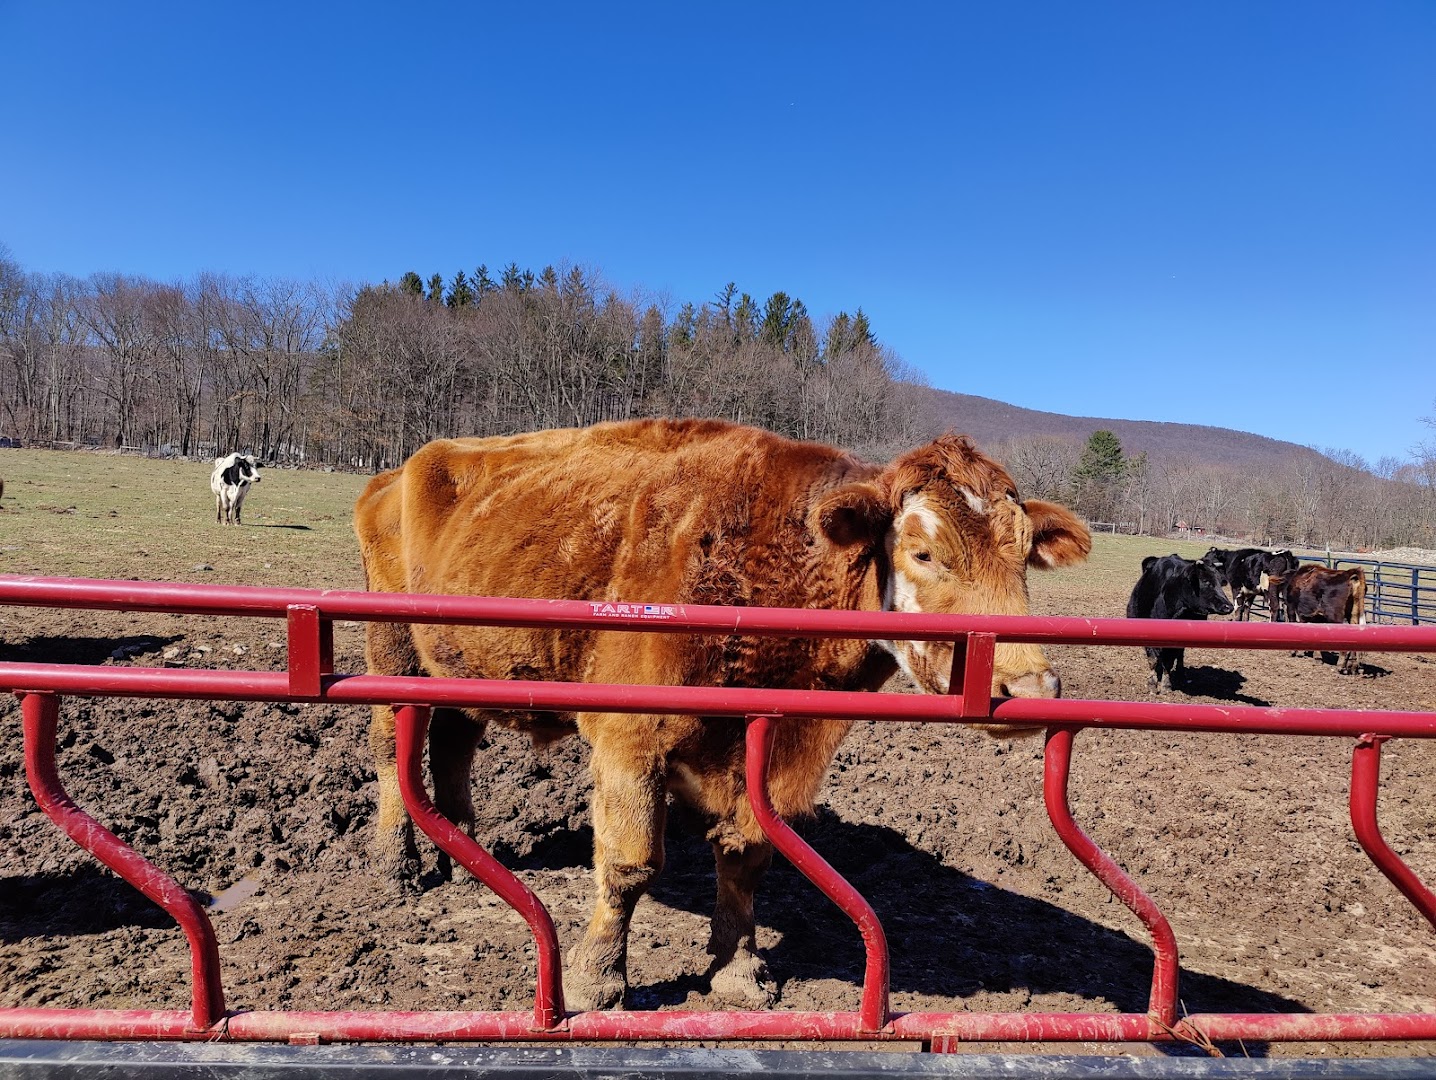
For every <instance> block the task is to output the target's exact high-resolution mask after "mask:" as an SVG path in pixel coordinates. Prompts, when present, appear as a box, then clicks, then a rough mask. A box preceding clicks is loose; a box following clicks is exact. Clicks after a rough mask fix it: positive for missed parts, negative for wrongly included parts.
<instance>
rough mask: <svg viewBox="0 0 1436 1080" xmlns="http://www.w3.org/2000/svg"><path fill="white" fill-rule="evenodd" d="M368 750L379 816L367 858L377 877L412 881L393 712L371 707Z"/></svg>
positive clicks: (415, 852)
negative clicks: (371, 716)
mask: <svg viewBox="0 0 1436 1080" xmlns="http://www.w3.org/2000/svg"><path fill="white" fill-rule="evenodd" d="M369 750H370V752H371V753H372V754H373V755H374V771H375V773H377V775H378V779H379V813H378V816H377V820H376V821H375V828H374V843H373V847H372V848H371V850H370V857H371V858H372V859H373V860H374V864H375V866H376V868H377V869H378V870H379V872H380V873H381V874H383V875H384V876H385V877H387V878H391V879H393V880H395V881H414V880H417V878H418V876H419V847H418V845H417V844H416V843H415V842H414V823H413V822H412V821H411V820H409V812H408V811H407V810H405V809H404V797H403V795H402V794H400V791H399V766H398V760H397V752H396V748H395V743H394V710H393V709H392V708H390V707H389V706H388V705H375V706H374V707H373V718H372V719H371V720H370V722H369Z"/></svg>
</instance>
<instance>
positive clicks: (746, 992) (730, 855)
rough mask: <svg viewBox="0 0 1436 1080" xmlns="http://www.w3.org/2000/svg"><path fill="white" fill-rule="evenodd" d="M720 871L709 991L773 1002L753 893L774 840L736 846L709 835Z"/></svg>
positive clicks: (748, 1002) (736, 999) (749, 1002)
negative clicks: (759, 947)
mask: <svg viewBox="0 0 1436 1080" xmlns="http://www.w3.org/2000/svg"><path fill="white" fill-rule="evenodd" d="M713 859H714V863H715V864H716V867H717V871H718V902H717V904H716V905H715V906H714V908H713V925H712V933H711V935H710V937H709V939H708V951H709V952H710V953H711V954H712V955H713V964H712V966H711V967H710V968H709V980H710V983H711V985H712V988H713V993H715V994H717V995H718V996H719V997H720V998H722V999H724V1000H725V1001H730V1002H732V1003H734V1004H737V1005H742V1006H745V1007H747V1008H750V1009H763V1008H767V1007H768V1006H769V1005H771V1004H773V1002H774V1000H776V998H777V995H778V987H777V984H776V983H775V982H773V980H772V979H770V978H769V977H768V966H767V964H765V963H764V962H763V958H762V957H761V956H759V955H758V940H757V929H756V927H755V925H754V922H753V893H754V891H755V890H756V889H757V887H758V883H759V882H760V881H761V880H762V878H763V874H764V872H765V871H767V869H768V866H769V864H771V863H772V861H773V848H772V845H770V844H768V843H766V842H763V843H757V844H752V843H750V844H748V845H747V846H746V847H738V848H736V849H735V847H734V845H732V844H730V843H725V842H724V840H723V839H722V838H715V839H714V840H713Z"/></svg>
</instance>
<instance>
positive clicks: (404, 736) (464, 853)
mask: <svg viewBox="0 0 1436 1080" xmlns="http://www.w3.org/2000/svg"><path fill="white" fill-rule="evenodd" d="M394 730H395V741H396V752H397V755H398V765H399V791H400V794H402V796H403V798H404V808H405V809H406V810H408V811H409V816H410V817H412V818H413V819H414V822H415V823H416V824H417V825H418V826H419V828H421V829H423V830H424V833H425V834H426V835H427V836H428V837H429V839H430V840H432V841H434V843H435V844H437V845H438V846H439V847H440V848H441V849H442V850H443V851H445V852H447V853H448V854H449V856H450V857H451V858H453V859H455V860H457V861H458V862H459V863H461V864H462V865H463V866H464V868H465V869H467V870H468V871H469V873H471V874H473V875H474V877H476V878H478V879H479V880H480V881H482V882H483V883H484V884H485V885H487V886H488V887H489V888H491V889H493V890H494V892H495V893H497V894H498V895H499V897H500V898H502V899H503V901H504V902H505V903H506V904H508V905H509V907H511V908H513V909H514V910H515V911H517V912H518V913H519V914H520V915H522V916H523V918H524V921H525V922H527V923H528V924H529V929H530V930H531V931H532V932H533V935H534V949H535V951H536V952H537V954H538V981H537V984H536V986H535V989H534V1024H535V1025H536V1027H537V1028H539V1029H540V1030H545V1031H547V1030H552V1029H553V1028H554V1027H556V1026H557V1025H558V1023H559V1022H560V1021H561V1020H562V1019H563V1017H564V1009H563V968H562V966H561V962H560V960H559V949H558V932H557V931H556V930H554V926H553V919H552V918H550V916H549V913H548V909H547V908H545V907H544V906H543V902H542V901H541V900H539V898H538V897H537V896H535V895H534V893H533V892H532V891H531V890H530V889H529V887H528V886H527V885H525V884H524V883H523V882H522V881H520V880H519V879H518V878H517V877H515V876H514V874H513V873H512V872H511V871H510V870H509V868H508V867H506V866H505V865H504V864H503V863H501V862H499V860H498V859H496V858H494V857H493V856H492V855H490V854H489V853H488V852H487V851H485V850H484V849H483V847H482V846H480V845H479V844H478V843H477V842H476V841H475V840H474V839H473V837H471V836H469V835H468V834H467V833H465V832H464V831H463V830H462V829H460V828H459V827H458V826H457V825H455V824H454V823H453V822H452V821H450V820H449V819H448V818H446V817H444V815H443V814H441V813H439V811H438V810H436V809H435V808H434V804H433V802H431V801H430V799H429V793H428V792H427V791H426V790H425V789H424V779H423V775H422V762H423V757H424V738H425V736H426V735H427V734H428V732H429V707H428V706H427V705H396V706H395V707H394Z"/></svg>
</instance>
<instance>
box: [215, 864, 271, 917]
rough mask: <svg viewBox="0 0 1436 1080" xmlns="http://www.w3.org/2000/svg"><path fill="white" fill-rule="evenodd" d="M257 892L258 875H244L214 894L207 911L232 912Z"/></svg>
mask: <svg viewBox="0 0 1436 1080" xmlns="http://www.w3.org/2000/svg"><path fill="white" fill-rule="evenodd" d="M258 891H259V874H258V873H253V874H246V875H245V876H244V877H242V878H240V879H239V880H238V881H236V882H235V883H234V884H233V885H231V886H230V887H229V888H227V889H221V890H220V891H219V892H217V893H215V895H214V897H213V898H212V899H211V900H210V902H209V910H210V911H212V912H215V913H223V912H226V911H233V910H234V909H235V908H237V907H239V905H240V904H242V903H244V902H245V901H246V900H248V899H249V898H250V897H251V896H253V895H254V894H255V893H257V892H258Z"/></svg>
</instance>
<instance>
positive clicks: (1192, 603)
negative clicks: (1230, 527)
mask: <svg viewBox="0 0 1436 1080" xmlns="http://www.w3.org/2000/svg"><path fill="white" fill-rule="evenodd" d="M1231 610H1232V604H1231V601H1230V600H1228V599H1227V594H1226V593H1225V592H1223V591H1222V578H1221V573H1220V572H1219V571H1218V570H1217V568H1216V567H1215V566H1213V565H1212V564H1211V563H1209V562H1205V561H1202V562H1192V561H1191V560H1190V559H1184V558H1182V557H1181V556H1180V555H1161V556H1158V555H1148V556H1147V557H1146V558H1145V559H1143V560H1142V576H1141V577H1139V578H1138V579H1137V584H1136V585H1135V586H1133V588H1132V596H1131V599H1129V600H1128V601H1127V618H1129V619H1205V618H1206V617H1207V616H1208V615H1227V614H1230V612H1231ZM1185 652H1186V650H1185V649H1154V648H1151V647H1148V649H1147V664H1148V665H1149V666H1150V667H1151V669H1152V674H1151V676H1150V677H1149V678H1148V679H1147V685H1148V686H1150V687H1151V688H1152V691H1153V693H1157V694H1160V693H1162V691H1164V690H1170V689H1171V688H1172V677H1173V676H1176V677H1177V678H1178V680H1181V679H1183V678H1184V677H1185V674H1186V669H1185V667H1184V666H1183V657H1184V654H1185Z"/></svg>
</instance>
